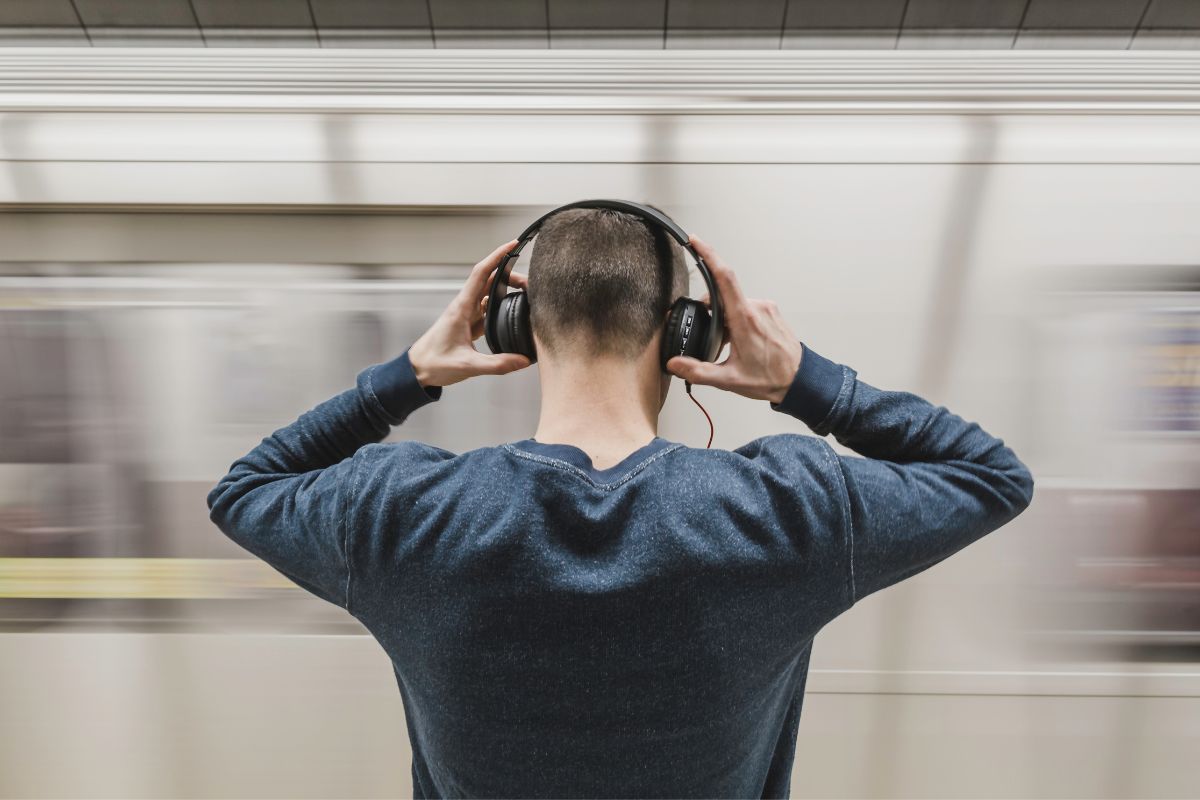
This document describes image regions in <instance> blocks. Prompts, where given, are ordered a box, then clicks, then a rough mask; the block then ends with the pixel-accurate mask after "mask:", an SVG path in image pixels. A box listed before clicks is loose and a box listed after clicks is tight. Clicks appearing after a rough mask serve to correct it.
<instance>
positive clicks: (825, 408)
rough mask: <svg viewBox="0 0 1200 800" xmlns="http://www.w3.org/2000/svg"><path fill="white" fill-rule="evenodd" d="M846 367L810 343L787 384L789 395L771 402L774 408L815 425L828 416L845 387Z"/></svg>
mask: <svg viewBox="0 0 1200 800" xmlns="http://www.w3.org/2000/svg"><path fill="white" fill-rule="evenodd" d="M843 378H844V374H843V370H842V367H841V365H840V364H836V363H834V362H832V361H830V360H829V359H828V358H825V357H824V356H822V355H821V354H819V353H817V352H816V351H815V350H813V349H812V348H810V347H809V346H808V345H804V355H803V356H801V358H800V369H798V370H796V377H794V378H792V384H791V386H789V387H788V390H787V394H785V395H784V396H783V400H782V401H780V402H778V403H771V409H772V410H773V411H781V412H783V413H784V414H790V415H791V416H793V417H795V418H796V419H798V420H800V421H801V422H803V423H804V424H806V425H808V427H810V428H815V427H816V426H817V425H818V424H820V422H821V421H822V420H824V419H825V418H826V417H827V416H829V411H830V409H832V408H833V404H834V403H835V402H836V401H837V398H838V394H839V393H840V392H841V390H842V380H843Z"/></svg>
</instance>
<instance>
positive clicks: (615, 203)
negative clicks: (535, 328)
mask: <svg viewBox="0 0 1200 800" xmlns="http://www.w3.org/2000/svg"><path fill="white" fill-rule="evenodd" d="M571 208H607V209H610V210H612V211H623V212H625V213H626V214H633V215H634V216H636V217H640V218H641V219H643V220H645V221H647V222H650V223H652V224H655V225H657V226H658V227H660V228H662V229H663V230H664V231H666V232H667V234H668V235H669V236H670V237H671V238H672V239H674V240H675V241H676V242H678V243H679V244H680V245H681V246H682V247H683V248H684V249H685V250H687V251H688V252H689V253H691V254H692V258H693V259H695V261H696V267H697V269H699V270H700V276H701V277H702V278H703V279H704V283H705V284H706V285H707V287H708V298H709V313H710V314H711V323H710V325H709V327H708V331H707V333H706V339H705V342H704V350H703V353H704V359H703V360H704V361H716V360H717V354H718V353H719V352H720V350H721V340H722V337H723V330H724V323H723V320H724V314H723V313H722V309H721V296H720V294H719V293H718V292H717V285H716V281H714V280H713V276H712V273H711V272H710V271H709V269H708V265H707V264H705V263H704V259H703V258H701V257H700V254H699V253H697V252H696V249H695V248H694V247H692V245H691V242H689V241H688V238H689V237H688V235H687V234H686V233H684V230H683V228H681V227H679V225H677V224H676V223H675V221H674V220H672V219H671V218H670V217H668V216H667V215H666V214H664V213H662V212H661V211H658V210H656V209H653V208H651V207H650V206H646V205H642V204H641V203H632V202H629V201H628V200H579V201H577V202H574V203H568V204H567V205H565V206H559V207H558V208H555V209H553V210H551V211H547V212H546V213H545V214H543V215H542V216H540V217H538V218H537V219H536V220H534V221H533V223H532V224H530V226H529V227H527V228H526V229H525V230H524V231H522V232H521V235H520V236H519V237H517V244H516V246H514V247H513V249H512V250H509V251H508V253H507V254H506V255H505V256H504V260H503V261H501V262H500V266H499V268H497V270H496V277H495V278H494V279H493V280H492V286H491V289H490V291H489V293H488V298H489V299H488V308H487V315H486V319H485V321H484V326H483V330H484V336H485V337H486V339H487V344H488V347H489V348H491V351H492V352H493V353H499V352H500V343H499V341H498V340H497V337H496V333H495V330H494V328H495V312H496V309H497V306H498V305H499V303H500V299H501V297H503V294H502V293H501V292H500V287H501V286H502V285H503V286H504V287H505V288H507V287H508V273H509V272H510V271H511V270H512V266H513V265H514V264H515V263H516V261H517V258H518V257H519V256H520V255H521V250H522V249H524V247H525V245H526V244H527V243H528V242H529V241H530V240H531V239H533V237H534V236H536V235H537V232H538V230H539V229H540V228H541V227H542V223H544V222H545V221H546V220H547V219H548V218H549V217H552V216H554V215H555V214H557V213H558V212H560V211H566V210H568V209H571Z"/></svg>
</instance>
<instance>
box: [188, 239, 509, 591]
mask: <svg viewBox="0 0 1200 800" xmlns="http://www.w3.org/2000/svg"><path fill="white" fill-rule="evenodd" d="M514 244H515V242H511V241H510V242H507V243H505V244H503V245H501V246H500V247H498V248H496V249H495V250H493V251H492V253H491V254H490V255H489V256H487V257H486V258H484V259H483V260H482V261H480V262H479V263H478V264H476V265H475V267H474V268H473V269H472V270H471V274H470V275H469V276H468V277H467V280H466V282H465V283H464V284H463V287H462V289H461V290H460V291H459V293H458V294H457V295H456V296H455V297H454V299H453V300H452V301H451V302H450V304H449V305H448V306H447V307H446V309H445V310H444V311H443V312H442V314H441V316H439V317H438V319H437V321H435V322H434V324H433V325H432V326H430V328H429V330H427V331H425V333H423V334H422V335H421V337H420V338H419V339H417V341H416V342H414V343H413V345H412V346H411V347H409V348H408V349H406V350H405V351H404V352H403V353H401V354H400V355H399V356H397V357H396V358H394V359H392V360H391V361H389V362H387V363H384V364H375V365H374V366H371V367H367V368H366V369H365V370H363V371H362V372H360V373H359V375H358V379H357V381H356V385H355V388H353V389H348V390H346V391H345V392H342V393H341V394H339V395H337V396H336V397H333V398H331V399H329V400H326V401H325V402H324V403H321V404H320V405H318V406H317V407H316V408H314V409H312V410H311V411H308V412H306V413H305V414H303V415H302V416H301V417H300V418H299V419H297V420H296V421H295V422H293V423H292V424H291V425H288V426H286V427H284V428H280V429H279V430H277V431H275V432H274V433H273V434H271V435H270V436H268V437H267V438H266V439H263V441H262V443H261V444H259V445H258V446H257V447H255V448H254V449H253V450H251V451H250V452H249V453H247V454H246V455H244V456H242V457H241V458H240V459H238V460H237V461H235V462H234V464H233V466H232V467H230V469H229V474H228V475H226V476H225V477H224V478H222V479H221V480H220V481H219V482H218V483H217V485H216V486H215V487H214V488H213V490H212V491H211V492H209V494H208V508H209V516H210V517H211V518H212V520H213V522H215V523H216V524H217V527H218V528H220V529H221V530H222V531H223V532H224V533H225V534H226V535H227V536H229V538H231V539H233V540H234V541H235V542H237V543H238V544H240V545H241V546H242V547H244V548H246V549H247V550H249V551H250V552H251V553H254V554H255V555H257V556H259V557H260V558H262V559H263V560H264V561H266V562H267V563H269V564H271V566H273V567H275V568H276V569H278V570H279V571H280V572H282V573H283V574H285V575H287V576H288V577H289V578H291V579H292V580H293V581H295V582H296V583H298V584H299V585H301V586H303V587H304V588H305V589H308V590H309V591H310V592H312V593H313V594H315V595H317V596H319V597H321V598H324V599H325V600H328V601H329V602H331V603H336V604H337V605H339V606H341V607H342V608H347V609H348V608H349V605H350V596H351V579H352V570H351V564H350V557H349V553H350V548H349V544H350V541H351V538H350V537H352V536H353V534H354V532H353V531H350V530H347V529H346V519H347V517H348V516H349V514H348V511H349V509H350V508H351V506H352V504H353V503H354V502H355V499H356V498H355V497H354V487H355V486H356V485H357V480H356V477H357V476H356V474H355V471H356V470H357V469H359V468H360V466H359V464H358V462H359V461H361V460H362V459H355V458H354V455H355V454H356V453H358V451H359V450H360V449H361V448H363V447H364V446H365V445H368V444H373V443H376V442H378V441H380V440H381V439H383V438H384V437H385V436H386V435H387V434H388V431H389V430H390V428H391V427H392V426H393V425H400V424H401V423H403V422H404V420H405V419H406V418H407V417H408V416H409V414H411V413H412V412H413V411H415V410H416V409H418V408H420V407H421V406H423V405H425V404H427V403H431V402H433V401H434V400H437V399H439V398H440V397H441V396H442V387H444V386H449V385H451V384H454V383H458V382H459V381H463V380H466V379H467V378H471V377H474V376H476V375H501V374H504V373H507V372H512V371H513V370H517V369H521V368H523V367H527V366H529V359H527V358H526V357H525V356H521V355H515V354H511V353H504V354H499V355H485V354H483V353H480V352H478V351H477V350H475V347H474V345H473V344H472V342H474V341H475V340H476V339H478V338H479V337H480V336H482V335H483V314H484V311H485V310H486V302H485V297H486V294H487V292H486V290H487V285H488V278H489V276H490V275H491V273H492V272H493V271H494V270H495V267H496V265H497V263H498V262H499V261H500V259H501V257H502V256H503V255H504V254H505V253H506V252H508V250H509V248H511V247H512V246H513V245H514ZM522 279H523V278H522ZM406 466H407V467H411V466H413V465H409V464H401V465H400V468H405V467H406ZM361 468H364V469H365V468H366V467H361Z"/></svg>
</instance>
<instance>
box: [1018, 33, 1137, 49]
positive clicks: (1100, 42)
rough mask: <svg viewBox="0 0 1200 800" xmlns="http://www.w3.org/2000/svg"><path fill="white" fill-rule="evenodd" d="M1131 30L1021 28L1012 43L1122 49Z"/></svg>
mask: <svg viewBox="0 0 1200 800" xmlns="http://www.w3.org/2000/svg"><path fill="white" fill-rule="evenodd" d="M1132 36H1133V31H1116V30H1113V29H1111V28H1090V29H1080V30H1061V31H1046V30H1041V31H1030V30H1023V31H1021V33H1020V34H1018V35H1017V41H1016V42H1014V43H1013V48H1014V49H1016V50H1094V49H1097V48H1100V49H1106V50H1124V49H1126V48H1127V47H1129V43H1130V40H1131V38H1132Z"/></svg>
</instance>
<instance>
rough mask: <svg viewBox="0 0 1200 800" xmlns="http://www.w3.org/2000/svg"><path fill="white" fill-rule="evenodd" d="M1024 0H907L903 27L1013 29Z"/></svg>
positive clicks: (1023, 6) (1019, 15)
mask: <svg viewBox="0 0 1200 800" xmlns="http://www.w3.org/2000/svg"><path fill="white" fill-rule="evenodd" d="M1027 2H1028V0H909V2H908V11H907V12H905V14H904V27H905V28H970V29H975V30H988V29H992V30H995V29H1004V28H1008V29H1015V28H1016V27H1017V26H1018V25H1019V24H1020V23H1021V15H1022V14H1023V13H1024V12H1025V6H1026V3H1027Z"/></svg>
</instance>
